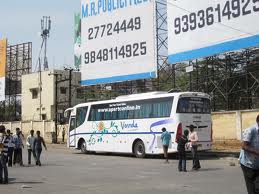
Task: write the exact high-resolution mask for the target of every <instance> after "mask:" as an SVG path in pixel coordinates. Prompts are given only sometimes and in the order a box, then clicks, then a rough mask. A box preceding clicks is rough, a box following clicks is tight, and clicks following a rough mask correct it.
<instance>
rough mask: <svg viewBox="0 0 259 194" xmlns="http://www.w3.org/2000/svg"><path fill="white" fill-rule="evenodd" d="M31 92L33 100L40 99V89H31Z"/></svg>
mask: <svg viewBox="0 0 259 194" xmlns="http://www.w3.org/2000/svg"><path fill="white" fill-rule="evenodd" d="M30 91H31V95H32V99H36V98H38V88H33V89H30Z"/></svg>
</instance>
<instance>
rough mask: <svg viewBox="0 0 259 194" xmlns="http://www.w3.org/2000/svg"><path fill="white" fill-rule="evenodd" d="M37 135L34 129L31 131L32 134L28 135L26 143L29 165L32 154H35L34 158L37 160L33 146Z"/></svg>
mask: <svg viewBox="0 0 259 194" xmlns="http://www.w3.org/2000/svg"><path fill="white" fill-rule="evenodd" d="M34 140H35V137H34V130H31V131H30V135H29V136H28V137H27V140H26V145H27V150H28V165H31V154H32V155H33V158H34V160H35V161H36V155H35V151H34V150H33V149H32V148H33V143H34Z"/></svg>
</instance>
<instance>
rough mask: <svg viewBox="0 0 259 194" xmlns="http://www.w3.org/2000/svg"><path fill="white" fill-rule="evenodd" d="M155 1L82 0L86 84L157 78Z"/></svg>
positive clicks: (82, 44) (82, 51) (82, 46)
mask: <svg viewBox="0 0 259 194" xmlns="http://www.w3.org/2000/svg"><path fill="white" fill-rule="evenodd" d="M154 14H155V11H154V0H134V1H133V0H91V1H88V0H82V2H81V53H82V62H81V68H80V70H81V73H82V81H81V83H82V84H83V85H95V84H104V83H111V82H119V81H128V80H136V79H145V78H153V77H156V75H157V73H156V54H155V26H154V25H155V18H154Z"/></svg>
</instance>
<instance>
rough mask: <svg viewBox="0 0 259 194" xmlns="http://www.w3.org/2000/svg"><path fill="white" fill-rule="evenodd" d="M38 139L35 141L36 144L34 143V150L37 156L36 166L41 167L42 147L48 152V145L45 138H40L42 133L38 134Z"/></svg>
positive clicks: (38, 132)
mask: <svg viewBox="0 0 259 194" xmlns="http://www.w3.org/2000/svg"><path fill="white" fill-rule="evenodd" d="M36 135H37V136H36V138H35V139H34V142H33V150H34V151H35V154H36V165H39V166H41V162H40V155H41V152H42V145H41V144H43V146H44V147H45V150H47V147H46V144H45V141H44V139H43V137H41V136H40V131H37V132H36Z"/></svg>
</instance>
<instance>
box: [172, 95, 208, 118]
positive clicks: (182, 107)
mask: <svg viewBox="0 0 259 194" xmlns="http://www.w3.org/2000/svg"><path fill="white" fill-rule="evenodd" d="M177 113H194V114H195V113H196V114H210V100H209V99H207V98H199V97H182V98H180V99H179V101H178V105H177Z"/></svg>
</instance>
